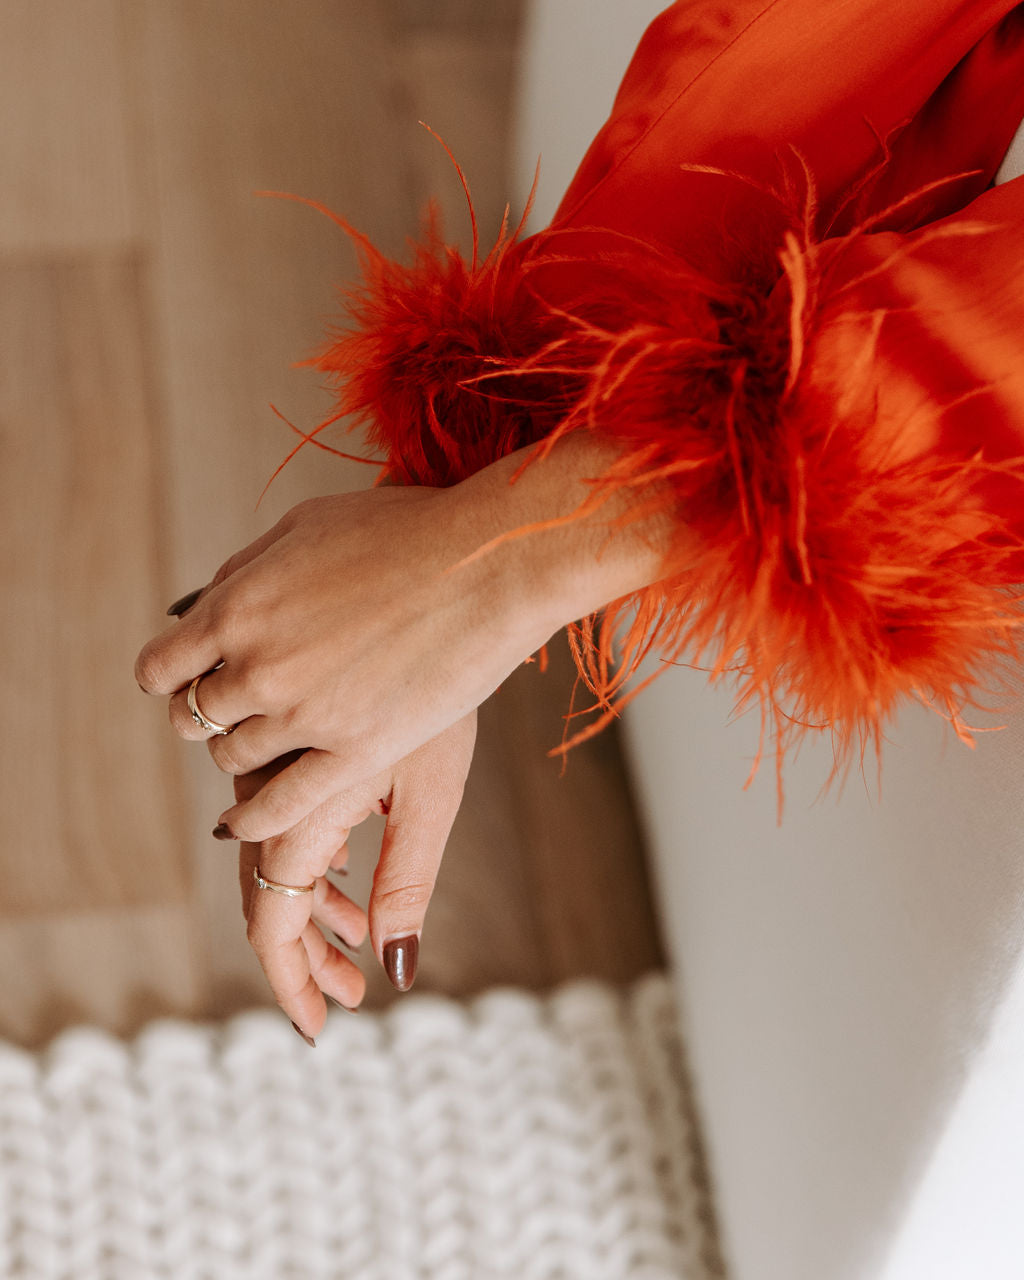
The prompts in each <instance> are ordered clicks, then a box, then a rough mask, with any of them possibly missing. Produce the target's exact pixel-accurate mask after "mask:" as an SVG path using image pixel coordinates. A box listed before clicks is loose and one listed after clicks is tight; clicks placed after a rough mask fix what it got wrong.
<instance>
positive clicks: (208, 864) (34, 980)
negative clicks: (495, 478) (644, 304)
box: [0, 0, 660, 1043]
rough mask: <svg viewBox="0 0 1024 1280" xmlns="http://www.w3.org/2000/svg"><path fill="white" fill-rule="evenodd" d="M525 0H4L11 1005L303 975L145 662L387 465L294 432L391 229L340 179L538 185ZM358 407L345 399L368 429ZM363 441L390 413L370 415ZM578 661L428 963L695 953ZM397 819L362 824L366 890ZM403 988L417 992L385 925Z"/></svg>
mask: <svg viewBox="0 0 1024 1280" xmlns="http://www.w3.org/2000/svg"><path fill="white" fill-rule="evenodd" d="M519 10H520V6H519V3H518V0H500V3H494V4H486V5H482V4H479V3H478V2H477V0H444V2H443V3H437V4H430V5H425V4H421V3H419V0H381V3H374V4H359V5H356V4H338V3H337V2H336V0H308V2H307V3H304V4H303V5H302V6H294V5H282V4H280V3H279V2H278V0H247V3H246V4H245V5H240V4H230V3H226V0H53V3H47V4H45V5H43V4H29V3H28V0H0V32H2V33H3V39H2V40H0V106H2V107H3V108H4V109H3V110H2V111H0V160H2V161H3V162H4V165H5V169H4V174H5V201H4V202H0V344H2V345H0V352H2V359H3V363H4V377H3V379H2V380H0V423H2V428H3V436H2V443H3V450H4V456H3V474H2V476H0V485H2V490H0V498H2V506H0V520H3V521H5V522H6V524H5V528H4V531H3V538H2V539H0V565H2V583H0V585H2V588H3V590H4V592H5V596H4V599H5V604H6V609H5V612H4V616H3V619H2V621H0V627H2V630H0V642H2V645H3V656H4V660H5V668H4V676H3V678H4V706H5V711H6V712H7V727H8V729H9V732H8V734H7V739H6V745H5V768H4V771H3V776H2V778H0V800H2V805H3V809H2V825H0V833H2V834H0V871H2V879H0V965H2V966H3V971H4V972H5V973H7V974H12V975H15V980H14V981H13V982H9V983H7V984H5V989H4V992H3V994H2V998H0V1034H6V1035H9V1036H13V1037H15V1038H18V1039H20V1040H22V1041H24V1042H26V1043H29V1042H38V1041H39V1040H40V1039H41V1038H43V1037H45V1036H46V1035H48V1034H51V1033H52V1032H53V1031H55V1030H57V1029H58V1028H59V1027H60V1026H63V1025H67V1023H68V1022H69V1021H74V1020H77V1019H80V1018H86V1019H91V1020H94V1021H96V1022H97V1023H99V1024H101V1025H106V1026H110V1027H112V1028H114V1029H116V1030H118V1031H129V1030H131V1029H132V1028H133V1027H135V1026H138V1025H139V1024H140V1023H141V1022H143V1021H145V1019H146V1017H147V1016H152V1015H155V1014H159V1013H164V1012H175V1013H181V1014H197V1015H204V1016H211V1015H219V1014H224V1013H228V1012H231V1011H233V1010H235V1009H239V1008H242V1007H245V1006H248V1005H251V1004H253V1003H265V1002H267V1001H268V1000H269V996H268V993H267V991H266V988H265V985H264V983H263V980H262V977H261V975H260V973H259V969H258V966H257V965H256V963H255V961H254V959H253V957H252V955H251V953H250V951H249V949H248V947H247V946H246V944H245V940H244V930H243V926H242V920H241V916H240V913H239V911H238V903H237V880H236V872H235V868H234V849H233V848H232V847H231V846H230V845H229V846H225V845H222V844H219V843H217V842H215V841H213V840H212V839H211V838H210V835H209V832H210V828H211V827H212V825H213V823H214V821H215V820H216V817H217V814H218V813H219V812H220V810H221V808H222V807H223V806H224V805H225V804H226V803H227V801H228V798H229V795H230V787H229V784H228V781H227V779H225V778H224V777H223V776H222V775H219V774H218V773H217V771H216V770H215V769H214V768H213V767H212V766H211V764H210V762H209V760H208V758H207V755H206V752H205V750H204V749H203V748H202V747H201V746H196V745H194V744H183V743H180V742H178V741H176V740H174V739H172V737H171V735H170V734H169V732H168V731H167V729H166V725H165V708H164V706H163V705H162V704H160V703H158V702H155V701H148V700H146V699H144V698H142V696H141V695H140V694H138V692H137V691H136V689H135V687H134V684H133V682H132V680H131V674H130V671H131V660H132V657H133V655H134V652H135V650H136V649H137V648H138V646H139V645H140V644H141V643H142V642H143V640H144V639H146V638H147V637H148V635H149V634H151V633H152V632H153V631H155V630H156V629H158V628H159V627H161V626H163V625H167V619H166V618H165V617H164V616H163V609H164V607H165V605H166V603H167V602H168V601H169V600H170V599H172V598H174V597H175V596H177V595H179V594H181V593H182V592H184V591H186V590H188V589H189V588H191V587H194V586H198V585H200V584H201V583H202V582H204V581H205V580H207V578H208V577H209V576H210V575H211V574H212V572H213V571H214V569H215V568H216V567H217V565H218V564H219V563H220V561H221V560H222V559H223V558H224V557H226V556H227V555H228V554H230V553H231V552H232V551H234V550H236V549H237V548H238V547H239V546H241V545H243V544H244V543H245V542H247V541H248V540H249V539H251V538H252V537H254V536H255V535H256V534H258V533H260V532H262V530H263V529H265V528H266V527H267V525H268V524H270V523H272V522H273V521H274V520H275V519H277V518H278V516H279V515H280V514H282V513H283V512H284V511H285V510H286V509H287V508H288V507H290V506H291V505H292V504H293V503H294V502H295V501H297V500H298V499H299V498H302V497H307V496H310V495H311V494H316V493H325V492H331V491H335V490H339V489H348V488H352V487H355V486H358V485H364V484H367V483H369V482H370V480H371V479H372V475H373V473H372V472H371V471H369V470H367V469H363V468H359V467H358V466H357V465H356V464H345V463H341V462H338V461H337V460H334V459H330V458H327V457H326V456H325V455H323V454H322V453H319V452H316V451H314V450H312V449H307V450H305V451H304V452H303V453H301V454H300V455H299V456H298V457H297V458H295V459H294V461H293V462H292V463H291V464H290V465H289V466H288V467H287V468H286V470H285V471H284V472H283V474H282V475H281V476H280V478H279V479H278V480H277V481H276V482H275V483H274V485H273V486H272V487H271V489H270V491H269V493H268V495H267V497H266V498H265V499H264V501H263V503H262V505H261V506H260V507H259V509H257V506H256V502H257V498H258V497H259V494H260V491H261V490H262V488H263V486H264V484H265V483H266V481H267V479H268V478H269V477H270V475H271V474H272V473H273V471H274V469H275V467H276V466H277V465H278V463H279V462H280V460H281V459H282V457H283V456H284V455H285V454H286V453H287V452H288V450H289V449H290V448H291V446H292V442H293V440H294V438H295V437H294V436H293V435H292V433H291V432H290V431H289V429H288V428H287V427H286V426H285V425H284V424H282V423H281V422H280V421H279V420H278V419H277V418H276V417H275V416H274V414H273V413H272V412H271V410H270V408H269V405H270V403H273V404H275V405H277V406H278V407H279V408H280V410H281V411H282V412H283V413H284V414H285V415H287V416H288V417H289V418H290V419H291V420H292V421H294V422H295V423H297V424H299V425H300V426H301V427H302V428H303V429H308V428H309V427H310V426H312V425H313V424H315V423H316V422H318V421H319V420H320V419H321V418H322V417H324V416H325V415H326V414H327V413H328V412H329V410H330V400H329V397H328V396H327V395H326V394H325V393H324V391H323V390H322V389H321V388H320V387H319V385H318V383H317V379H316V378H315V377H313V376H311V375H310V374H309V373H308V372H306V371H301V370H296V369H294V368H292V362H293V361H295V360H296V359H298V358H301V357H302V356H304V355H305V354H307V353H308V352H309V351H310V350H311V349H312V348H313V347H314V346H315V344H316V343H317V342H318V341H319V340H320V337H321V334H322V332H323V326H324V324H325V322H326V321H328V320H329V319H331V318H332V317H333V316H334V313H335V310H336V299H335V285H336V284H337V283H338V282H340V281H343V280H346V279H349V278H351V277H352V275H353V272H354V271H355V268H356V258H355V255H354V253H353V250H352V247H351V245H350V244H349V243H348V242H347V240H346V238H345V237H344V236H343V235H342V234H341V233H340V232H339V231H338V230H337V228H335V227H334V226H333V225H332V224H331V223H330V222H329V221H328V220H327V219H325V218H323V217H321V216H320V215H318V214H316V213H315V212H313V211H312V210H310V209H308V208H306V207H303V206H301V205H298V204H295V203H289V202H285V201H280V200H265V199H259V198H257V197H256V196H255V195H254V192H256V191H258V190H261V189H276V190H284V191H290V192H293V193H296V194H299V195H307V196H311V197H313V198H316V199H319V200H322V201H324V202H325V203H327V204H328V205H330V206H331V207H333V208H335V209H337V210H338V211H339V212H341V213H343V214H344V215H345V216H346V217H347V218H348V219H349V220H350V221H352V222H353V223H354V224H355V225H356V226H358V227H360V228H361V229H363V230H365V231H366V232H367V233H368V234H370V235H371V236H372V238H373V239H374V240H375V241H376V242H377V243H378V244H379V245H380V246H381V247H382V248H383V249H385V250H387V251H389V252H402V250H403V245H404V242H405V238H406V237H407V236H408V235H410V234H414V233H415V231H416V229H417V226H418V221H419V216H420V211H421V209H422V207H423V205H424V204H425V203H426V201H427V199H428V198H429V197H431V196H432V195H436V196H437V197H438V198H439V202H440V204H441V207H442V211H443V213H444V216H445V219H446V224H447V229H448V232H449V234H450V235H451V236H452V237H453V238H456V239H458V240H460V241H461V242H462V243H463V244H464V245H465V244H467V243H468V219H467V217H466V212H465V205H464V199H463V195H462V192H461V188H460V186H459V183H458V180H457V177H456V175H455V174H454V172H453V170H452V167H451V164H450V162H449V160H448V159H447V157H446V156H445V154H444V151H443V149H442V148H441V147H440V146H439V145H438V143H437V142H436V141H435V140H434V139H432V138H431V137H430V136H429V135H428V134H427V133H425V131H424V130H423V129H422V128H421V127H420V125H419V124H418V121H419V120H421V119H422V120H426V121H428V122H429V123H430V124H431V125H432V127H433V128H434V129H436V130H437V132H438V133H440V134H441V135H442V136H443V137H444V138H445V141H446V142H447V143H448V144H449V146H450V147H451V148H452V151H453V152H454V153H455V155H456V156H457V157H458V159H459V161H460V162H461V163H462V165H463V167H464V169H465V171H466V175H467V177H468V180H469V182H470V185H471V187H472V190H473V200H474V205H475V208H476V211H477V214H478V217H479V220H480V224H481V228H482V233H483V237H484V241H485V242H486V241H487V240H488V239H489V238H491V237H493V235H494V234H495V232H496V230H497V227H498V225H499V223H500V220H501V217H502V213H503V209H504V205H505V201H506V199H507V198H508V193H509V186H510V184H509V182H508V175H507V135H508V127H509V124H510V120H509V110H510V105H509V104H510V94H511V89H512V84H513V79H514V70H515V42H516V36H517V33H518V29H519V17H520V13H519ZM332 438H333V439H334V440H335V442H337V441H338V440H339V439H344V437H343V436H342V435H341V430H340V429H338V430H337V431H336V432H335V434H334V435H333V437H332ZM345 443H346V444H347V446H348V447H351V446H352V445H353V444H355V445H358V443H359V442H358V440H354V441H350V440H346V442H345ZM571 682H572V675H571V672H570V671H569V670H568V667H567V663H566V659H565V657H564V654H561V656H559V657H558V658H557V660H556V662H555V663H554V666H553V669H552V671H551V672H549V673H548V674H547V675H543V676H542V675H540V674H539V673H538V672H537V671H536V670H535V669H526V670H524V671H521V672H517V673H515V674H514V675H513V676H512V677H511V678H510V679H509V680H508V681H507V682H506V684H505V686H504V687H503V688H502V690H500V691H499V693H498V694H497V695H496V696H495V698H494V699H493V700H492V701H491V703H489V704H488V705H487V706H486V707H485V708H484V709H483V712H482V715H481V733H480V739H479V748H478V757H477V761H476V763H475V765H474V770H473V773H472V776H471V778H470V783H469V786H468V789H467V795H466V801H465V804H464V806H463V811H462V813H461V814H460V817H459V820H458V822H457V824H456V828H455V831H454V832H453V835H452V839H451V842H450V846H449V851H448V855H447V857H446V862H445V866H444V868H443V870H442V874H441V879H440V882H439V885H438V890H437V894H436V896H435V900H434V904H433V906H432V908H431V913H430V917H429V919H428V924H427V929H426V932H425V934H424V944H423V952H422V969H421V976H420V979H419V981H418V984H417V985H418V986H419V987H422V988H427V989H430V988H434V989H439V990H443V991H447V992H452V993H461V992H469V991H474V990H479V989H480V988H482V987H486V986H489V985H491V984H494V983H502V982H516V983H522V984H524V985H527V986H533V987H542V986H546V985H548V984H550V983H551V982H553V981H557V980H558V979H561V978H563V977H568V976H571V975H574V974H579V973H596V974H601V975H604V976H608V977H613V978H623V979H625V978H629V977H632V976H634V975H635V974H636V973H638V972H640V971H642V970H643V969H646V968H648V967H650V966H651V965H652V964H655V963H657V962H658V961H659V958H660V952H659V949H658V943H657V937H656V926H655V924H654V920H653V913H652V912H651V909H650V903H649V899H648V892H647V882H646V874H645V870H644V864H643V858H642V849H641V842H640V838H639V835H638V832H637V824H636V821H635V815H634V814H633V810H632V806H631V801H630V798H629V795H628V791H627V789H626V786H625V782H624V779H623V774H622V770H621V767H620V764H621V762H620V761H619V759H618V746H617V742H616V740H615V738H614V736H611V735H609V736H606V737H604V738H603V739H602V740H601V741H599V742H598V743H596V744H592V745H590V746H588V747H586V748H584V749H582V750H581V751H579V752H577V753H575V755H574V757H573V758H572V760H571V762H570V767H569V771H568V774H567V776H566V777H565V778H560V777H559V769H558V765H557V763H556V762H554V761H552V760H549V759H548V758H547V755H546V751H547V749H548V748H549V747H550V746H552V745H554V744H555V743H556V742H557V741H558V740H559V737H560V734H561V720H560V716H561V714H562V712H563V711H564V709H565V708H566V706H567V705H568V697H569V690H570V686H571ZM379 839H380V824H379V823H376V824H374V823H370V824H367V825H366V827H365V828H363V829H360V831H359V832H358V833H357V834H356V835H355V836H354V838H353V842H352V844H353V863H352V868H353V869H352V873H351V875H350V877H349V879H348V882H347V884H348V886H349V887H350V889H351V891H352V893H353V896H356V897H358V898H360V899H362V900H365V897H366V894H367V892H368V888H369V883H370V878H371V875H372V871H373V865H374V861H375V858H376V853H377V848H378V845H379ZM365 967H366V970H367V973H368V976H369V979H370V993H369V997H368V1003H370V1004H371V1005H372V1004H380V1003H383V1002H385V1001H387V1000H389V999H392V998H394V993H393V992H392V991H391V988H390V987H389V986H388V984H387V983H386V980H385V979H384V977H383V975H382V973H381V972H380V970H379V967H378V966H377V965H376V962H375V961H374V960H373V959H372V957H368V958H365Z"/></svg>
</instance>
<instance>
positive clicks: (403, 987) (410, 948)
mask: <svg viewBox="0 0 1024 1280" xmlns="http://www.w3.org/2000/svg"><path fill="white" fill-rule="evenodd" d="M419 954H420V940H419V938H417V937H416V935H415V934H414V933H413V934H410V935H409V937H408V938H394V939H392V941H391V942H388V943H385V945H384V971H385V973H386V974H387V975H388V977H389V978H390V979H391V985H392V986H393V987H395V988H396V989H397V990H399V991H408V990H409V988H410V987H411V986H412V984H413V983H414V982H415V981H416V961H417V959H418V958H419Z"/></svg>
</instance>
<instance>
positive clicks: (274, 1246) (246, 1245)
mask: <svg viewBox="0 0 1024 1280" xmlns="http://www.w3.org/2000/svg"><path fill="white" fill-rule="evenodd" d="M707 1224H708V1214H707V1204H706V1198H705V1196H704V1194H703V1191H702V1189H701V1184H700V1176H699V1162H698V1160H697V1157H696V1154H695V1135H694V1129H693V1124H692V1117H691V1113H690V1103H689V1098H688V1095H687V1091H686V1087H685V1073H684V1066H683V1060H682V1055H681V1046H680V1039H679V1032H678V1028H677V1023H676V1018H675V1011H674V1008H673V1003H672V997H671V992H670V988H669V985H668V983H667V981H666V979H665V978H664V977H663V976H661V975H654V976H652V977H649V978H647V979H644V980H643V981H641V982H640V983H639V984H637V985H636V986H635V987H633V988H631V989H630V990H627V991H625V992H621V991H618V990H616V989H613V988H611V987H608V986H605V985H602V984H597V983H577V984H573V985H572V986H569V987H566V988H563V989H562V990H560V991H557V992H556V993H554V994H553V995H550V996H545V997H537V996H533V995H529V994H526V993H524V992H520V991H511V990H503V991H498V992H495V993H493V994H490V995H486V996H484V997H482V998H480V999H477V1000H475V1001H473V1002H472V1003H469V1004H457V1003H455V1002H452V1001H448V1000H442V999H435V998H432V997H424V996H420V997H417V996H412V997H408V998H407V999H405V1000H403V1001H402V1002H401V1003H400V1004H399V1005H397V1006H396V1007H395V1008H393V1009H392V1010H389V1011H388V1012H386V1013H383V1014H379V1015H374V1014H365V1013H364V1014H360V1015H359V1016H358V1017H352V1016H350V1015H348V1014H345V1013H342V1012H337V1013H334V1012H332V1017H331V1019H330V1022H329V1024H328V1026H327V1028H326V1029H325V1031H324V1033H323V1034H322V1036H321V1037H320V1040H319V1043H318V1046H317V1048H316V1049H309V1048H308V1047H307V1046H306V1045H305V1044H303V1043H302V1041H301V1040H300V1039H299V1038H298V1037H297V1036H296V1035H295V1034H294V1032H293V1031H292V1029H291V1028H290V1027H289V1025H288V1022H287V1021H286V1020H285V1019H284V1018H283V1017H281V1016H279V1015H277V1014H275V1013H272V1012H269V1011H260V1012H256V1013H251V1014H246V1015H243V1016H241V1017H237V1018H234V1019H232V1020H231V1021H230V1022H227V1023H225V1024H223V1025H220V1026H196V1025H192V1024H188V1023H184V1022H171V1021H163V1022H157V1023H154V1024H153V1025H151V1026H150V1027H149V1028H147V1029H146V1030H145V1031H143V1033H142V1034H141V1035H140V1036H139V1037H138V1038H137V1039H136V1040H134V1041H133V1042H131V1043H124V1042H122V1041H119V1040H116V1039H114V1038H112V1037H110V1036H108V1035H105V1034H102V1033H100V1032H97V1031H95V1030H89V1029H84V1030H75V1031H70V1032H67V1033H65V1034H63V1035H62V1036H60V1037H59V1038H58V1039H57V1040H56V1041H55V1042H54V1043H53V1044H52V1046H51V1047H50V1048H49V1049H48V1050H47V1051H46V1052H44V1053H42V1054H32V1053H28V1052H26V1051H24V1050H20V1049H17V1048H15V1047H13V1046H10V1045H3V1044H2V1043H0V1276H3V1277H4V1280H15V1278H17V1280H21V1278H22V1277H26V1278H27V1277H32V1278H33V1280H165V1278H166V1280H193V1278H195V1280H199V1278H200V1277H201V1278H202V1280H235V1278H237V1280H292V1278H294V1280H499V1278H501V1280H504V1278H505V1277H508V1278H509V1280H512V1278H514V1280H705V1277H707V1276H709V1275H711V1274H713V1273H714V1272H715V1271H716V1267H715V1265H714V1262H713V1245H712V1243H711V1240H710V1232H709V1228H708V1225H707Z"/></svg>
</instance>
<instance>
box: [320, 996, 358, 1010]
mask: <svg viewBox="0 0 1024 1280" xmlns="http://www.w3.org/2000/svg"><path fill="white" fill-rule="evenodd" d="M324 999H325V1000H330V1002H331V1004H333V1005H336V1006H337V1007H338V1008H339V1009H344V1010H345V1012H346V1013H358V1012H359V1010H358V1009H353V1008H352V1007H351V1006H350V1005H347V1004H342V1003H341V1001H340V1000H335V998H334V996H329V995H328V994H327V992H326V991H325V992H324Z"/></svg>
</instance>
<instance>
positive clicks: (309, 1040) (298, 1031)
mask: <svg viewBox="0 0 1024 1280" xmlns="http://www.w3.org/2000/svg"><path fill="white" fill-rule="evenodd" d="M292 1026H293V1027H294V1028H295V1034H296V1035H299V1036H302V1038H303V1040H305V1042H306V1044H308V1045H309V1047H310V1048H311V1049H315V1048H316V1041H315V1040H314V1039H313V1037H312V1036H307V1035H306V1033H305V1031H303V1029H302V1028H301V1027H300V1026H299V1025H298V1023H295V1022H293V1023H292Z"/></svg>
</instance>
